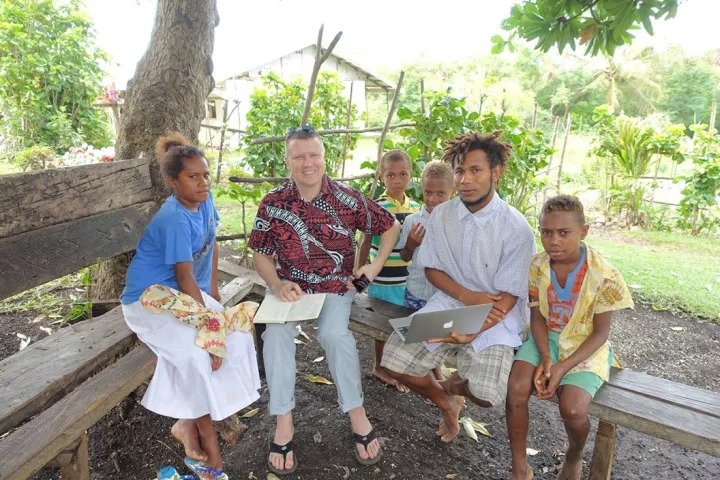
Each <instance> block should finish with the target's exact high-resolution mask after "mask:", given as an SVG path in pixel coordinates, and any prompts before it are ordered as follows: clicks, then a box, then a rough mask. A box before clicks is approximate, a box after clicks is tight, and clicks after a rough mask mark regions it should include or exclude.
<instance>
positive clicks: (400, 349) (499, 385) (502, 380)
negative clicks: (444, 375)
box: [382, 333, 515, 407]
mask: <svg viewBox="0 0 720 480" xmlns="http://www.w3.org/2000/svg"><path fill="white" fill-rule="evenodd" d="M514 357H515V352H514V350H513V348H512V347H509V346H507V345H491V346H489V347H486V348H484V349H482V350H480V351H479V352H476V351H475V349H474V348H473V346H472V345H470V344H468V345H454V344H451V343H443V344H442V345H440V346H439V347H438V348H436V349H435V350H433V351H432V352H431V351H430V350H428V349H427V348H425V344H424V343H422V342H420V343H405V342H403V341H402V340H401V339H400V337H398V335H397V334H396V333H393V334H392V335H390V338H389V339H388V341H387V343H386V344H385V349H384V350H383V357H382V366H383V367H385V368H387V369H388V370H392V371H393V372H397V373H402V374H405V375H410V376H413V377H424V376H425V375H427V374H428V373H430V370H432V369H433V368H437V367H439V366H441V365H443V364H445V365H446V366H448V367H451V368H457V373H458V375H459V376H460V378H462V379H463V380H468V384H469V387H470V392H471V393H472V394H473V396H474V397H475V398H477V399H478V400H484V401H486V402H488V403H490V404H491V405H492V406H493V407H494V406H496V405H501V404H502V403H503V402H504V401H505V396H506V395H507V384H508V377H509V376H510V369H511V368H512V363H513V358H514Z"/></svg>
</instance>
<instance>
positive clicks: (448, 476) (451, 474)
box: [445, 473, 457, 479]
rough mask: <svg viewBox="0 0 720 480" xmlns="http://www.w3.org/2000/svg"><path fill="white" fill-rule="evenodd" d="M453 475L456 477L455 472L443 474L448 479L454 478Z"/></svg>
mask: <svg viewBox="0 0 720 480" xmlns="http://www.w3.org/2000/svg"><path fill="white" fill-rule="evenodd" d="M455 477H457V473H448V474H447V475H445V478H450V479H452V478H455Z"/></svg>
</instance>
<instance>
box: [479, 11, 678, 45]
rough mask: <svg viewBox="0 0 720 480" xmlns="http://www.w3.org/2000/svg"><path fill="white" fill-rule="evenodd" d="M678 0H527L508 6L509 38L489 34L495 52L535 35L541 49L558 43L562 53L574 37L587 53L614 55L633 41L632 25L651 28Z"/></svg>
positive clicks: (505, 26) (671, 13) (505, 22)
mask: <svg viewBox="0 0 720 480" xmlns="http://www.w3.org/2000/svg"><path fill="white" fill-rule="evenodd" d="M678 3H679V1H678V0H524V1H523V2H522V3H519V4H516V5H514V6H513V7H512V9H511V10H510V16H509V17H508V18H506V19H505V20H503V22H502V28H503V29H504V30H506V31H509V32H511V33H510V37H509V38H508V39H507V40H506V39H504V38H503V37H502V36H500V35H494V36H493V37H492V38H491V41H492V42H493V44H494V45H493V47H492V52H493V53H501V52H502V51H503V50H504V48H505V47H506V46H507V47H508V48H509V49H510V51H515V46H514V45H513V40H514V39H515V37H519V38H522V39H524V40H527V41H531V40H537V45H536V47H535V48H537V49H539V50H542V51H543V52H547V51H549V50H550V49H551V48H552V47H554V46H556V47H557V48H558V50H560V53H562V51H563V50H564V49H565V47H567V46H569V47H570V48H572V49H573V50H575V48H576V43H579V44H580V45H585V46H586V47H585V54H586V55H597V54H599V53H604V54H607V55H611V56H612V55H613V53H614V52H615V49H616V48H617V47H619V46H621V45H626V44H630V43H631V42H632V39H633V38H634V35H633V34H632V33H631V31H632V30H637V29H639V28H640V26H642V27H643V28H644V29H645V30H646V31H647V32H648V33H649V34H650V35H652V34H653V22H654V21H656V20H659V19H665V20H667V19H669V18H673V17H674V16H675V14H676V13H677V7H678Z"/></svg>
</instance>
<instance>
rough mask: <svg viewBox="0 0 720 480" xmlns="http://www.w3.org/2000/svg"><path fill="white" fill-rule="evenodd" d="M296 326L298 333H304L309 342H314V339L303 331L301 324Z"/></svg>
mask: <svg viewBox="0 0 720 480" xmlns="http://www.w3.org/2000/svg"><path fill="white" fill-rule="evenodd" d="M295 328H296V329H297V331H298V334H300V335H302V336H303V337H305V339H306V340H307V341H308V342H312V340H310V337H308V336H307V334H306V333H305V332H303V329H302V327H301V326H300V325H298V326H296V327H295Z"/></svg>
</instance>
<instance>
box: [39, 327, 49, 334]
mask: <svg viewBox="0 0 720 480" xmlns="http://www.w3.org/2000/svg"><path fill="white" fill-rule="evenodd" d="M38 328H39V329H40V330H42V331H43V332H45V333H47V334H48V335H52V328H48V327H38Z"/></svg>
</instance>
